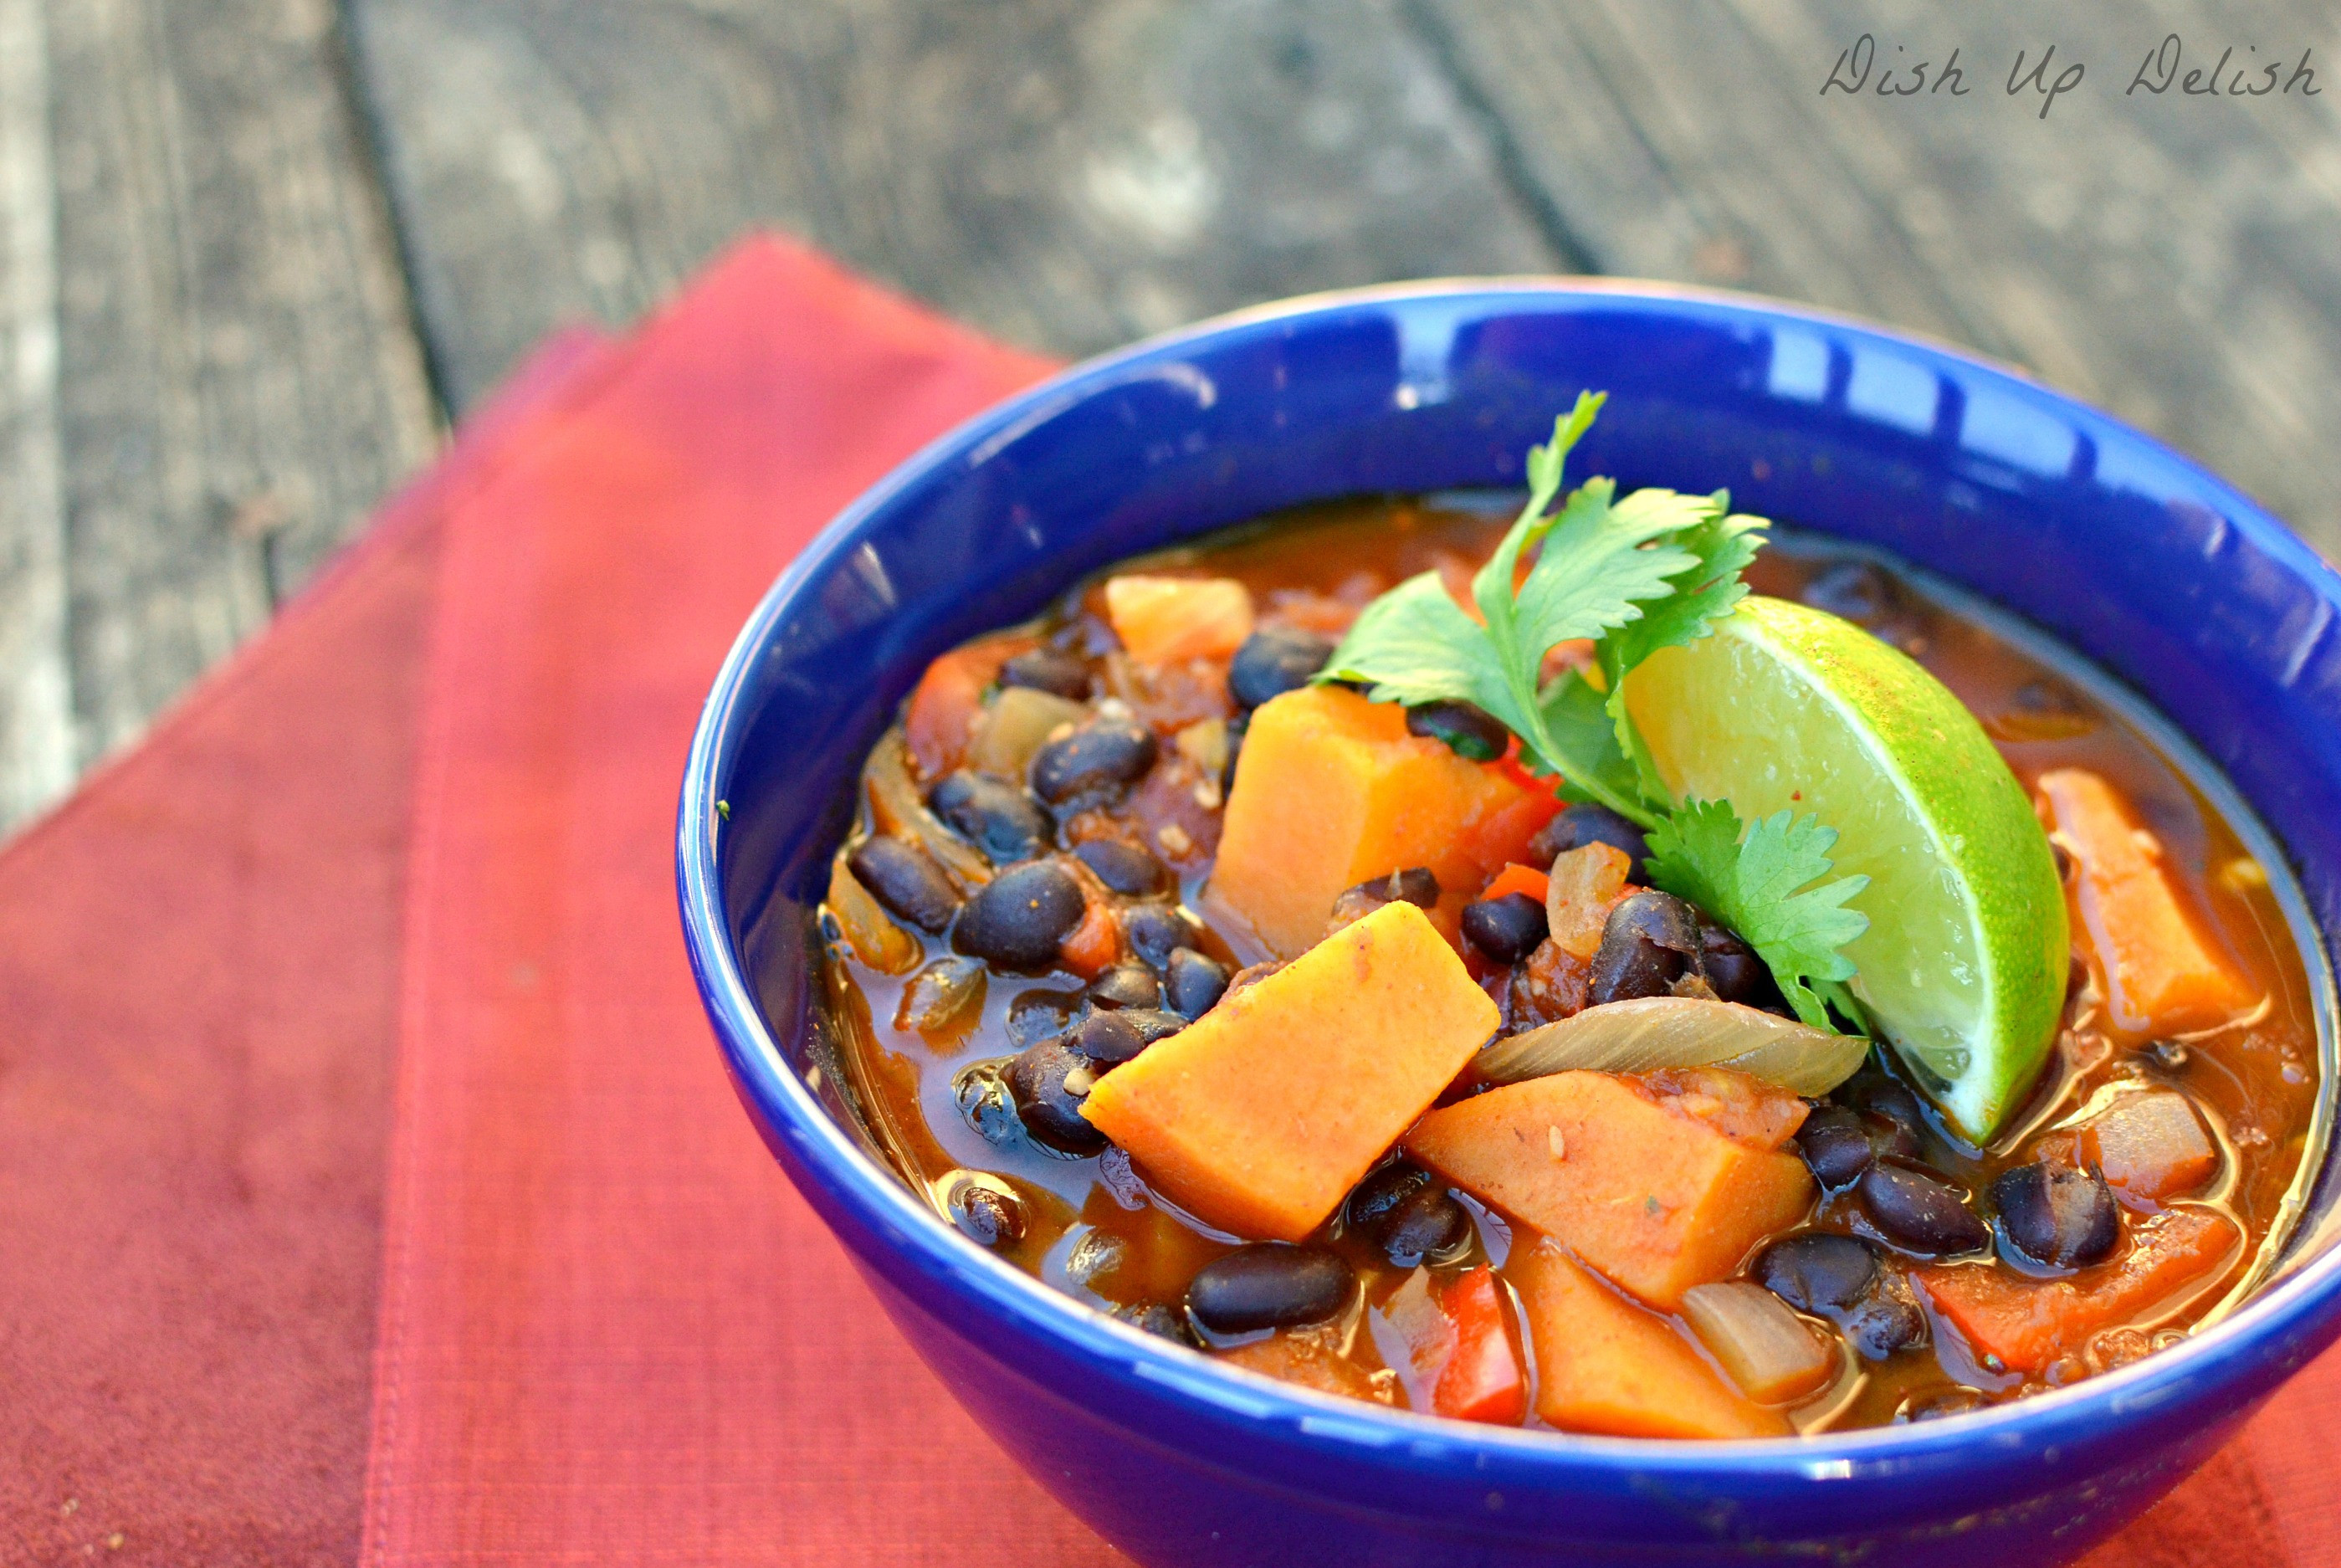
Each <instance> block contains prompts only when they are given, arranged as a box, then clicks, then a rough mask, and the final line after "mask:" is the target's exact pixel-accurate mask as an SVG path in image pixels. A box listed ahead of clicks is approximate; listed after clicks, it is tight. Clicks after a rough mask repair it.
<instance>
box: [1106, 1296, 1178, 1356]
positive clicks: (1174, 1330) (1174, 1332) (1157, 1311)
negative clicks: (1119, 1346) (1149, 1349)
mask: <svg viewBox="0 0 2341 1568" xmlns="http://www.w3.org/2000/svg"><path fill="white" fill-rule="evenodd" d="M1107 1315H1108V1316H1111V1317H1118V1318H1120V1319H1121V1321H1122V1322H1124V1323H1128V1324H1130V1325H1131V1327H1133V1328H1141V1329H1144V1330H1145V1331H1146V1332H1147V1333H1151V1334H1157V1335H1160V1336H1161V1337H1162V1338H1163V1339H1169V1340H1176V1341H1178V1342H1179V1343H1180V1344H1183V1345H1189V1346H1191V1345H1193V1344H1194V1343H1195V1334H1194V1331H1193V1330H1191V1329H1190V1328H1189V1327H1188V1326H1187V1320H1186V1318H1185V1317H1183V1316H1181V1315H1180V1313H1176V1312H1173V1311H1172V1310H1171V1309H1170V1308H1169V1307H1167V1306H1164V1305H1163V1304H1162V1303H1160V1302H1148V1303H1145V1304H1144V1305H1143V1306H1118V1307H1115V1308H1113V1309H1112V1311H1111V1313H1108V1314H1107Z"/></svg>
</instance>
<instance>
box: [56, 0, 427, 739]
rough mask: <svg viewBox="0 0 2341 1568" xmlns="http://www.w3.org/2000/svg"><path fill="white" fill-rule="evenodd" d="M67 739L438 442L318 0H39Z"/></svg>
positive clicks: (171, 664)
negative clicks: (44, 36)
mask: <svg viewBox="0 0 2341 1568" xmlns="http://www.w3.org/2000/svg"><path fill="white" fill-rule="evenodd" d="M45 9H46V20H47V30H48V40H47V43H48V50H47V56H48V63H49V69H48V73H47V75H48V93H47V111H46V112H47V117H48V123H49V125H50V134H51V136H52V144H53V145H52V149H51V151H52V156H53V160H54V167H55V211H56V230H55V266H56V275H57V278H58V287H57V321H56V326H57V365H58V377H57V385H58V399H57V412H56V428H57V441H58V446H59V451H60V455H61V461H62V484H61V488H62V494H63V504H64V513H65V584H66V620H67V627H68V649H69V658H70V668H71V674H72V704H73V714H74V722H75V760H76V761H77V762H79V763H82V764H86V763H87V762H89V761H90V760H92V759H93V758H95V757H96V756H98V755H100V754H104V753H105V752H107V751H109V750H111V749H112V748H114V747H115V746H117V745H119V744H122V743H123V742H124V741H125V740H126V739H128V738H129V737H130V736H132V735H134V734H137V733H138V732H139V731H140V730H141V729H142V728H143V727H144V724H145V722H146V720H147V718H148V717H149V716H150V715H151V714H153V713H154V711H155V710H156V709H157V708H159V707H160V706H161V705H162V704H164V703H166V702H168V701H169V700H170V699H171V698H172V697H173V696H174V695H175V694H177V693H178V692H179V691H180V690H181V689H182V688H183V687H184V685H185V684H186V683H187V682H188V681H190V680H192V679H193V678H194V676H195V675H196V674H199V673H200V672H201V671H203V670H204V668H206V667H207V666H208V665H210V664H212V663H213V662H214V661H215V660H216V659H218V658H219V657H220V656H221V655H223V654H225V653H226V652H227V651H228V650H229V649H230V648H232V647H233V646H234V644H236V643H237V642H239V641H240V640H241V639H242V638H244V636H246V635H247V634H250V633H251V632H253V631H254V630H255V629H256V628H258V627H259V626H260V625H261V624H264V622H265V621H266V619H267V617H268V614H269V612H270V609H271V607H272V606H273V604H274V603H275V601H276V600H277V599H278V598H279V597H280V596H281V595H282V594H284V593H285V592H287V591H289V590H290V589H291V588H292V587H293V586H294V585H295V584H298V583H299V582H300V581H301V580H302V579H303V578H304V577H305V576H306V575H307V574H308V572H309V570H310V569H311V568H312V567H313V566H314V564H316V563H317V562H318V561H319V560H321V559H322V558H323V557H324V555H325V554H327V553H328V552H329V551H330V550H331V549H332V548H333V547H334V544H337V543H338V542H339V541H341V540H342V539H343V538H344V537H345V536H347V535H348V534H349V533H350V532H351V531H352V530H353V529H354V528H355V527H356V526H357V525H358V524H359V523H361V522H362V521H363V520H364V517H365V515H366V514H367V513H368V512H369V511H370V510H371V508H372V507H373V506H374V504H375V503H376V502H377V501H378V500H379V499H380V498H381V496H382V495H383V494H384V491H386V490H387V489H388V488H389V487H390V486H391V485H392V484H393V483H394V482H395V481H397V480H398V479H400V478H401V477H403V475H405V474H408V473H410V472H412V471H413V469H414V468H415V467H416V466H418V465H419V464H421V463H422V462H423V460H424V459H425V458H426V457H427V456H428V455H429V454H430V453H431V451H432V450H433V446H434V444H435V443H436V436H437V431H436V420H435V414H434V412H433V404H432V400H431V395H430V392H429V388H428V385H427V383H426V381H425V379H424V375H423V362H422V358H421V355H420V352H419V349H418V346H417V343H416V340H415V337H414V335H413V330H412V327H411V325H410V323H409V318H408V311H407V306H406V302H405V297H404V295H403V288H402V286H401V282H400V278H399V274H398V268H397V265H396V261H395V257H394V255H393V246H392V244H391V235H390V234H389V231H388V228H387V225H386V222H385V218H384V212H383V209H382V204H381V200H380V196H379V193H378V191H377V189H376V188H375V187H374V185H373V183H372V181H371V178H370V176H369V174H368V171H367V167H366V163H365V159H364V155H363V148H362V145H361V144H360V142H359V141H358V139H357V137H356V135H355V134H354V132H355V125H354V120H353V118H352V115H351V113H350V108H349V103H348V99H347V95H346V94H345V92H344V88H343V86H342V85H341V79H340V76H339V75H338V73H337V67H336V60H337V58H338V45H337V42H336V39H335V35H334V11H333V8H332V5H331V3H330V0H213V3H210V4H205V5H200V6H191V5H172V4H169V3H167V0H47V4H46V7H45Z"/></svg>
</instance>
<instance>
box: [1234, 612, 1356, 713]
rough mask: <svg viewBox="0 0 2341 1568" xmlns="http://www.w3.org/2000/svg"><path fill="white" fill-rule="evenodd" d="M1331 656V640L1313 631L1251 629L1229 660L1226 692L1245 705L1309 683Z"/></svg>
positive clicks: (1259, 701) (1249, 705)
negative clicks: (1232, 657) (1233, 656)
mask: <svg viewBox="0 0 2341 1568" xmlns="http://www.w3.org/2000/svg"><path fill="white" fill-rule="evenodd" d="M1332 656H1333V642H1332V639H1331V638H1330V637H1320V636H1319V635H1318V634H1316V633H1314V632H1296V631H1286V630H1281V629H1277V630H1269V631H1260V632H1254V633H1253V634H1251V635H1250V636H1249V637H1246V638H1245V639H1244V642H1243V646H1242V647H1240V648H1238V649H1237V650H1236V656H1235V658H1234V659H1233V660H1231V661H1230V663H1229V664H1228V692H1229V694H1230V695H1232V696H1233V697H1234V698H1235V700H1236V701H1237V702H1239V703H1240V704H1243V705H1244V706H1245V707H1247V708H1256V707H1258V706H1260V704H1262V703H1264V702H1266V701H1268V699H1269V698H1270V697H1278V696H1282V695H1283V694H1285V693H1287V692H1290V691H1295V690H1298V689H1299V688H1300V687H1302V686H1305V685H1307V684H1309V677H1310V676H1311V675H1313V674H1316V673H1317V672H1318V671H1320V670H1321V669H1323V668H1324V667H1325V661H1326V660H1328V659H1330V658H1331V657H1332Z"/></svg>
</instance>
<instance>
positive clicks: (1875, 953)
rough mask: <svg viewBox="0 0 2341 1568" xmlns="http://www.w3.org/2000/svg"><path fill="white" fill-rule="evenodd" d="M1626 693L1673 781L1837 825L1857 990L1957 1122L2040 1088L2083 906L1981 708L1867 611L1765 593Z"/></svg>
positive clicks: (1756, 809)
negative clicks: (1859, 880) (1856, 881)
mask: <svg viewBox="0 0 2341 1568" xmlns="http://www.w3.org/2000/svg"><path fill="white" fill-rule="evenodd" d="M1626 695H1627V704H1628V707H1629V711H1630V712H1631V713H1632V714H1633V717H1634V720H1635V723H1636V725H1637V727H1638V728H1639V730H1640V732H1641V734H1642V736H1643V739H1644V741H1645V742H1646V744H1648V745H1649V748H1650V751H1651V754H1652V757H1653V760H1654V761H1655V762H1656V764H1657V765H1658V767H1659V773H1660V775H1661V776H1662V778H1664V780H1665V782H1666V784H1667V786H1668V787H1669V789H1670V790H1673V791H1674V792H1675V793H1676V794H1678V795H1689V796H1698V797H1700V798H1708V799H1716V798H1719V799H1723V800H1728V801H1729V802H1730V803H1731V805H1732V807H1733V809H1734V810H1735V811H1737V812H1738V814H1739V815H1740V816H1741V818H1742V819H1743V820H1748V821H1752V820H1754V819H1755V818H1756V817H1758V816H1761V815H1768V814H1771V813H1772V812H1775V811H1778V810H1781V809H1783V808H1786V809H1788V810H1792V811H1796V812H1798V814H1803V813H1805V812H1814V813H1816V814H1818V815H1819V817H1820V819H1821V821H1822V822H1824V823H1826V824H1828V825H1829V826H1831V827H1834V828H1836V829H1838V834H1839V837H1838V844H1837V846H1836V848H1835V850H1834V852H1833V854H1834V855H1835V859H1836V865H1835V867H1834V869H1833V871H1832V875H1845V874H1854V873H1863V874H1868V875H1869V876H1870V878H1871V883H1870V885H1869V886H1868V888H1866V889H1865V890H1863V892H1862V893H1860V894H1857V895H1856V896H1855V897H1854V898H1853V899H1852V900H1851V901H1850V904H1849V907H1852V908H1856V909H1858V910H1860V911H1861V912H1862V913H1864V914H1867V915H1868V916H1869V918H1870V926H1869V929H1868V931H1867V932H1865V933H1864V934H1862V935H1861V936H1860V937H1858V938H1857V939H1855V940H1854V941H1853V942H1851V943H1849V944H1847V946H1846V948H1845V950H1844V951H1845V954H1846V956H1847V957H1848V958H1849V959H1851V960H1852V961H1853V963H1854V964H1855V965H1856V966H1857V971H1858V972H1857V974H1856V976H1855V978H1854V980H1853V981H1852V982H1851V983H1850V985H1851V989H1852V991H1853V993H1854V994H1855V995H1856V997H1857V998H1858V1000H1859V1001H1860V1002H1861V1004H1863V1006H1864V1007H1865V1008H1867V1009H1868V1012H1869V1014H1871V1016H1872V1018H1873V1019H1874V1020H1875V1022H1876V1023H1877V1024H1878V1028H1879V1030H1880V1032H1881V1033H1882V1034H1884V1035H1885V1036H1886V1038H1887V1040H1888V1042H1889V1043H1890V1044H1892V1045H1893V1046H1894V1047H1895V1048H1896V1050H1897V1051H1898V1053H1899V1054H1901V1055H1902V1057H1903V1058H1904V1060H1905V1061H1906V1062H1908V1063H1909V1064H1911V1065H1912V1066H1913V1067H1914V1068H1916V1069H1917V1070H1918V1075H1919V1076H1920V1077H1921V1078H1922V1080H1924V1082H1925V1086H1926V1087H1928V1089H1929V1090H1930V1091H1931V1092H1932V1094H1933V1096H1934V1098H1935V1099H1936V1101H1937V1103H1938V1104H1939V1105H1940V1106H1941V1108H1942V1110H1943V1112H1944V1114H1945V1116H1946V1118H1947V1119H1948V1121H1949V1122H1950V1123H1951V1124H1952V1126H1953V1127H1954V1129H1955V1130H1957V1132H1958V1133H1960V1134H1961V1135H1963V1136H1965V1137H1967V1138H1970V1139H1972V1140H1974V1141H1975V1142H1977V1143H1978V1144H1981V1143H1984V1142H1987V1140H1988V1139H1989V1137H1990V1136H1991V1134H1992V1133H1993V1132H1994V1131H1995V1130H1996V1129H1997V1127H1998V1126H1999V1125H2000V1124H2001V1123H2002V1122H2003V1121H2005V1120H2006V1118H2007V1115H2008V1114H2009V1113H2010V1112H2012V1111H2013V1110H2014V1109H2015V1108H2016V1106H2017V1104H2019V1103H2020V1102H2021V1100H2022V1098H2023V1095H2024V1094H2025V1093H2026V1092H2027V1090H2028V1089H2029V1088H2030V1086H2031V1084H2032V1081H2033V1079H2034V1078H2035V1076H2037V1073H2038V1071H2039V1069H2040V1067H2041V1065H2042V1064H2044V1063H2045V1062H2046V1060H2047V1054H2048V1052H2049V1049H2050V1046H2051V1045H2052V1044H2053V1043H2054V1039H2055V1034H2056V1027H2057V1019H2058V1017H2059V1015H2060V1014H2061V1011H2062V1007H2063V1000H2064V980H2065V965H2066V962H2067V960H2066V950H2067V941H2068V934H2067V929H2066V914H2065V900H2064V894H2063V889H2062V886H2061V884H2059V882H2058V880H2057V871H2056V863H2055V860H2054V858H2053V856H2052V854H2051V853H2050V851H2049V848H2048V842H2047V834H2045V833H2044V832H2043V831H2042V829H2041V826H2040V824H2039V820H2038V818H2037V816H2036V815H2035V814H2034V813H2033V810H2032V804H2031V802H2030V800H2029V798H2028V797H2027V795H2026V794H2025V792H2024V789H2023V787H2022V786H2021V785H2020V784H2017V781H2016V778H2015V775H2014V774H2011V773H2009V771H2008V769H2007V764H2006V763H2005V762H2004V761H2003V760H2002V759H2001V757H2000V755H1999V754H1998V752H1997V749H1996V748H1994V747H1993V745H1992V744H1991V742H1990V740H1989V738H1988V737H1987V736H1986V735H1985V734H1984V733H1983V728H1982V726H1981V725H1980V724H1977V722H1976V720H1975V717H1974V715H1973V714H1969V713H1968V712H1967V708H1966V707H1965V706H1964V705H1963V704H1960V702H1959V701H1958V699H1957V697H1955V696H1953V695H1952V694H1951V693H1950V692H1949V691H1948V689H1946V688H1945V687H1944V686H1943V685H1942V684H1941V683H1940V682H1938V681H1937V680H1936V679H1935V678H1934V677H1933V676H1932V675H1930V674H1928V673H1927V672H1926V671H1925V670H1924V669H1923V668H1921V667H1920V666H1919V665H1918V664H1917V663H1916V662H1915V661H1913V660H1911V659H1910V658H1909V657H1908V656H1907V655H1906V654H1902V653H1900V652H1899V651H1898V650H1896V649H1894V648H1891V647H1889V646H1888V645H1887V644H1884V643H1882V642H1879V641H1878V639H1877V638H1875V637H1872V636H1871V635H1870V634H1868V633H1867V632H1864V631H1862V630H1861V629H1860V628H1858V627H1857V626H1855V625H1853V624H1851V623H1849V622H1847V621H1843V620H1840V619H1838V617H1836V616H1834V615H1828V614H1824V613H1822V612H1820V611H1818V610H1812V609H1808V608H1807V607H1805V606H1803V605H1798V604H1788V603H1785V602H1783V601H1780V600H1777V599H1768V598H1764V597H1761V596H1758V595H1750V596H1749V597H1748V599H1746V600H1744V601H1743V602H1742V603H1741V604H1740V605H1739V607H1738V610H1737V611H1736V612H1735V613H1734V614H1732V615H1730V616H1728V617H1727V618H1725V619H1723V620H1721V621H1718V622H1717V623H1716V624H1715V627H1714V634H1713V635H1711V636H1710V637H1708V638H1704V639H1701V640H1700V641H1699V642H1698V643H1694V644H1690V645H1689V646H1687V647H1680V648H1671V649H1668V650H1665V651H1663V652H1662V653H1659V654H1654V655H1653V656H1652V657H1651V658H1650V659H1649V661H1647V662H1646V663H1645V664H1642V665H1641V666H1640V667H1639V668H1638V669H1637V670H1636V671H1635V672H1634V673H1633V674H1631V675H1629V677H1628V679H1627V693H1626Z"/></svg>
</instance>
